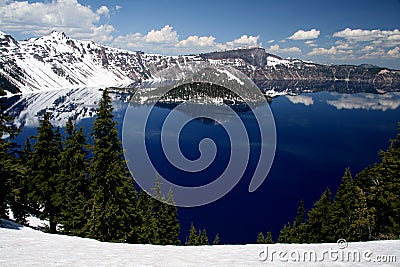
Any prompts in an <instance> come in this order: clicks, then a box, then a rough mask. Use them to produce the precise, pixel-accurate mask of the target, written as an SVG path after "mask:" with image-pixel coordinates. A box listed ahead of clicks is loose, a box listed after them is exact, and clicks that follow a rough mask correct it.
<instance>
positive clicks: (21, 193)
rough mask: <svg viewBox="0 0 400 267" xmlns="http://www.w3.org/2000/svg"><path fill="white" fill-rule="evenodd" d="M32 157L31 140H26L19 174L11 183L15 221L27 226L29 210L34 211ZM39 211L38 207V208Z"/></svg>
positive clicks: (11, 201)
mask: <svg viewBox="0 0 400 267" xmlns="http://www.w3.org/2000/svg"><path fill="white" fill-rule="evenodd" d="M31 157H32V146H31V143H30V141H29V138H26V140H25V145H24V148H23V149H22V150H21V151H19V160H18V164H19V172H18V175H17V176H15V177H14V179H13V180H12V182H11V192H10V199H9V203H10V208H11V210H12V212H13V215H14V219H15V220H16V222H18V223H20V224H26V223H27V221H26V218H27V216H28V210H32V208H33V207H30V205H29V204H30V203H29V200H28V197H27V196H28V194H29V174H30V170H29V168H28V163H29V161H30V160H31ZM36 209H38V207H36Z"/></svg>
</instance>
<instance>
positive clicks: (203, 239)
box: [198, 229, 210, 246]
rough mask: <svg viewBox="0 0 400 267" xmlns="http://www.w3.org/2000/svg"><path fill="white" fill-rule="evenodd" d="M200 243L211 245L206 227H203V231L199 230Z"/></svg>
mask: <svg viewBox="0 0 400 267" xmlns="http://www.w3.org/2000/svg"><path fill="white" fill-rule="evenodd" d="M198 236H199V243H198V245H201V246H204V245H209V244H210V243H209V242H208V237H207V231H206V229H203V231H200V230H199V235H198Z"/></svg>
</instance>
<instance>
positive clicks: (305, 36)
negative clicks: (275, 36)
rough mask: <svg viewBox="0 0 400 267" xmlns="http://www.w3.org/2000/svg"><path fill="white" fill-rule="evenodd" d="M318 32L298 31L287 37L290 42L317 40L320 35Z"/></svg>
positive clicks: (314, 30)
mask: <svg viewBox="0 0 400 267" xmlns="http://www.w3.org/2000/svg"><path fill="white" fill-rule="evenodd" d="M320 33H321V32H320V31H319V30H316V29H312V30H309V31H303V30H298V31H297V32H295V33H294V34H293V35H292V36H290V37H288V39H291V40H312V39H317V38H318V36H319V35H320Z"/></svg>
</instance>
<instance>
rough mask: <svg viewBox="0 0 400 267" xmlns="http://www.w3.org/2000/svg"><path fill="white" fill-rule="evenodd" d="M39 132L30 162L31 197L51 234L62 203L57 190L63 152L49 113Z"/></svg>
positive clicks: (45, 115) (53, 231)
mask: <svg viewBox="0 0 400 267" xmlns="http://www.w3.org/2000/svg"><path fill="white" fill-rule="evenodd" d="M37 130H38V136H37V142H36V143H35V145H34V148H35V150H34V152H33V153H32V158H31V159H30V162H29V167H30V169H31V170H32V177H31V183H30V184H31V188H30V193H29V197H30V198H31V199H32V200H33V201H35V202H37V203H38V204H39V205H40V206H41V207H42V208H43V211H42V214H41V217H42V218H43V219H44V218H47V219H48V220H49V224H50V232H51V233H56V226H57V220H58V216H59V214H60V206H59V203H60V202H61V201H62V196H61V194H60V192H59V191H58V190H57V189H58V185H59V183H60V181H59V165H58V162H59V157H60V153H61V151H60V145H59V140H58V137H57V134H56V132H55V131H53V125H52V124H51V122H50V115H49V114H48V113H45V114H44V116H43V119H42V120H41V121H40V125H39V127H38V129H37Z"/></svg>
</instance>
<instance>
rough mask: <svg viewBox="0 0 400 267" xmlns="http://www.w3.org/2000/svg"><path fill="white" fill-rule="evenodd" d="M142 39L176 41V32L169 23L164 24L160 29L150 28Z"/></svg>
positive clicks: (164, 41) (159, 41) (157, 42)
mask: <svg viewBox="0 0 400 267" xmlns="http://www.w3.org/2000/svg"><path fill="white" fill-rule="evenodd" d="M144 40H145V41H146V42H148V43H156V44H159V43H173V44H175V43H177V42H178V33H177V32H176V31H174V30H173V28H172V27H171V26H169V25H165V26H164V27H163V28H162V29H161V30H151V31H149V32H148V33H147V34H146V36H145V37H144Z"/></svg>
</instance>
